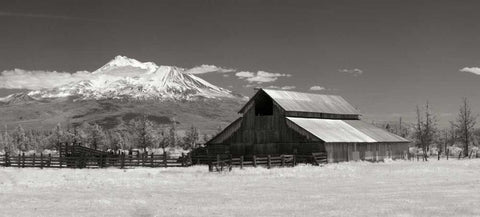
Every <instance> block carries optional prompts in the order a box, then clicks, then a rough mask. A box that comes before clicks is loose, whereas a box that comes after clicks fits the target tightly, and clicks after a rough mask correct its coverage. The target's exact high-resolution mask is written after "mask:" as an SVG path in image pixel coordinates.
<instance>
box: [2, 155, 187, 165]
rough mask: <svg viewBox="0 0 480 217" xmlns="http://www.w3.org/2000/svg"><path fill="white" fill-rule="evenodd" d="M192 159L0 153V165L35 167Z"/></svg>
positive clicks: (166, 162) (184, 157)
mask: <svg viewBox="0 0 480 217" xmlns="http://www.w3.org/2000/svg"><path fill="white" fill-rule="evenodd" d="M191 162H192V161H191V160H190V159H189V158H188V155H182V156H181V157H178V158H174V157H169V156H167V155H166V154H153V153H150V154H147V153H144V154H139V155H126V154H124V153H122V154H119V155H116V156H115V155H112V156H92V155H85V156H60V155H52V154H48V155H44V154H42V153H40V154H32V155H25V153H22V154H18V155H9V154H4V155H0V166H4V167H20V168H24V167H37V168H105V167H118V168H132V167H188V166H191V165H192V163H191Z"/></svg>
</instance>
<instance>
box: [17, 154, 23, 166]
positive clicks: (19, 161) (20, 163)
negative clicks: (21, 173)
mask: <svg viewBox="0 0 480 217" xmlns="http://www.w3.org/2000/svg"><path fill="white" fill-rule="evenodd" d="M21 166H22V160H21V156H20V154H18V157H17V167H21Z"/></svg>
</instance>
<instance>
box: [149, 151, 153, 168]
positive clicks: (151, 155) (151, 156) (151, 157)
mask: <svg viewBox="0 0 480 217" xmlns="http://www.w3.org/2000/svg"><path fill="white" fill-rule="evenodd" d="M150 166H151V167H153V151H152V153H151V154H150Z"/></svg>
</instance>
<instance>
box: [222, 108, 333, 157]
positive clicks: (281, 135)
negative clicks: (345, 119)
mask: <svg viewBox="0 0 480 217" xmlns="http://www.w3.org/2000/svg"><path fill="white" fill-rule="evenodd" d="M284 114H285V113H284V111H283V109H281V108H280V107H279V106H278V105H277V104H275V103H274V104H273V112H272V115H267V116H257V115H255V105H251V106H248V110H246V111H245V112H244V115H243V118H242V120H241V126H240V127H239V128H238V130H236V131H235V132H233V133H231V132H229V134H230V133H231V135H230V136H229V137H228V138H226V139H224V140H223V141H222V142H221V143H222V144H224V145H226V146H229V148H230V149H229V151H230V153H231V154H232V155H253V154H257V155H258V154H272V155H274V154H293V153H295V152H296V153H297V154H310V153H312V152H320V151H324V150H325V149H324V146H323V142H322V141H320V140H318V139H316V138H315V139H313V140H312V139H308V138H306V137H305V136H303V135H301V134H299V133H297V132H296V131H294V130H292V129H291V128H289V127H288V126H287V123H286V118H285V116H284Z"/></svg>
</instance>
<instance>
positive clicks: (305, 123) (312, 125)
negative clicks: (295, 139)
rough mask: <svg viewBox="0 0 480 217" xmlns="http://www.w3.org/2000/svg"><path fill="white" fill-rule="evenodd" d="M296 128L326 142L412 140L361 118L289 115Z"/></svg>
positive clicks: (289, 122) (292, 126)
mask: <svg viewBox="0 0 480 217" xmlns="http://www.w3.org/2000/svg"><path fill="white" fill-rule="evenodd" d="M287 120H288V121H287V124H288V125H289V126H290V127H291V128H293V129H294V130H297V131H300V130H304V131H306V132H308V133H310V134H311V135H313V136H315V137H317V138H319V139H321V140H322V141H324V142H326V143H377V142H402V143H403V142H410V141H409V140H407V139H404V138H402V137H400V136H397V135H395V134H392V133H389V132H387V131H385V130H383V129H381V128H378V127H376V126H373V125H371V124H368V123H365V122H363V121H360V120H330V119H317V118H296V117H287Z"/></svg>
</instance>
